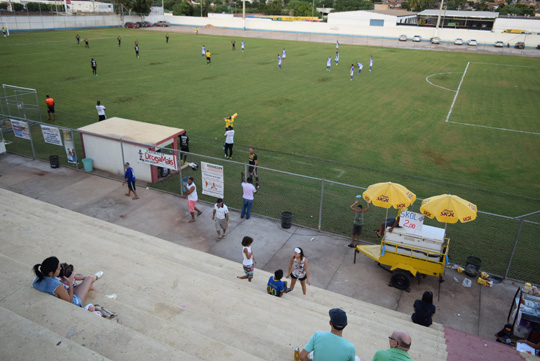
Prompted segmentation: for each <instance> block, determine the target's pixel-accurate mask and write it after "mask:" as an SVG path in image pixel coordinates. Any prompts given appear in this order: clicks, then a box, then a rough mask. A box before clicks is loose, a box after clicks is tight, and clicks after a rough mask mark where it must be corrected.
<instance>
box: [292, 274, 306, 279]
mask: <svg viewBox="0 0 540 361" xmlns="http://www.w3.org/2000/svg"><path fill="white" fill-rule="evenodd" d="M291 278H293V279H295V280H298V281H305V280H306V278H307V275H304V277H302V278H298V277H296V276H295V275H293V274H292V273H291Z"/></svg>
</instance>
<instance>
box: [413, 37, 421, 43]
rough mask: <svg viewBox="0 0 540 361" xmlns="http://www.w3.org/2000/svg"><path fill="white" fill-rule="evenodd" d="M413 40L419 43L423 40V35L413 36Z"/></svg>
mask: <svg viewBox="0 0 540 361" xmlns="http://www.w3.org/2000/svg"><path fill="white" fill-rule="evenodd" d="M412 41H414V42H415V43H419V42H420V41H422V37H421V36H420V35H415V36H413V38H412Z"/></svg>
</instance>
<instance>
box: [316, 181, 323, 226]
mask: <svg viewBox="0 0 540 361" xmlns="http://www.w3.org/2000/svg"><path fill="white" fill-rule="evenodd" d="M323 200H324V179H323V180H322V181H321V204H320V205H319V225H318V227H317V230H318V231H319V232H320V231H321V223H322V210H323Z"/></svg>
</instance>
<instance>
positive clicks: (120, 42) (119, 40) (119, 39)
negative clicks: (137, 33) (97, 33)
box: [116, 35, 122, 47]
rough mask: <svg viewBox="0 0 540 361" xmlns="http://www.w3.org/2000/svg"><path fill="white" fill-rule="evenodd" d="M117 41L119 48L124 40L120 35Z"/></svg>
mask: <svg viewBox="0 0 540 361" xmlns="http://www.w3.org/2000/svg"><path fill="white" fill-rule="evenodd" d="M116 40H118V47H120V46H121V45H122V38H121V37H120V35H118V37H117V38H116Z"/></svg>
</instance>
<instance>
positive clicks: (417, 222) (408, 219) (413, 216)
mask: <svg viewBox="0 0 540 361" xmlns="http://www.w3.org/2000/svg"><path fill="white" fill-rule="evenodd" d="M399 225H400V227H403V228H407V230H409V229H410V230H412V231H422V226H423V225H424V215H423V214H420V213H415V212H409V211H403V210H402V211H401V214H400V217H399Z"/></svg>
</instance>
